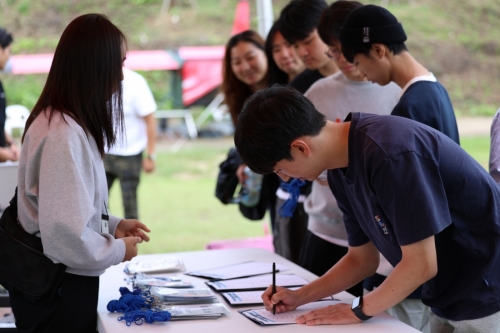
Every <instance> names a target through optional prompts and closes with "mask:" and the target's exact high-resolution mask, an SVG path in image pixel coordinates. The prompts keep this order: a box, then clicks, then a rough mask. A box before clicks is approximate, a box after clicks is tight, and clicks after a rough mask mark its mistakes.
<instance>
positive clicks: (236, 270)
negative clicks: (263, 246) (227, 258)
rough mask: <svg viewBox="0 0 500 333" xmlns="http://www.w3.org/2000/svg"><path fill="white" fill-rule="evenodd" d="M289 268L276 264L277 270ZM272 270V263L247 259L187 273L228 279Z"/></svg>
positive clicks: (267, 272) (266, 272) (281, 270)
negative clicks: (239, 262) (242, 261)
mask: <svg viewBox="0 0 500 333" xmlns="http://www.w3.org/2000/svg"><path fill="white" fill-rule="evenodd" d="M289 269H290V268H289V267H287V266H285V265H276V271H277V272H283V271H286V270H289ZM272 272H273V264H272V263H268V262H257V261H249V262H244V263H241V264H236V265H230V266H224V267H218V268H213V269H207V270H202V271H194V272H188V273H186V274H187V275H193V276H198V277H204V278H209V279H216V280H228V279H235V278H242V277H247V276H255V275H261V274H269V273H272Z"/></svg>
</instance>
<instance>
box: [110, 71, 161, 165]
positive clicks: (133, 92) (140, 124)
mask: <svg viewBox="0 0 500 333" xmlns="http://www.w3.org/2000/svg"><path fill="white" fill-rule="evenodd" d="M122 89H123V116H124V120H125V123H124V125H125V126H124V133H123V134H125V135H119V136H118V137H117V140H116V144H115V145H114V146H113V147H111V149H109V150H108V152H107V153H108V154H111V155H120V156H132V155H137V154H139V153H140V152H142V151H143V150H144V149H145V148H146V145H147V143H148V136H147V131H146V121H145V120H144V117H145V116H147V115H149V114H151V113H153V112H155V111H156V102H155V99H154V97H153V93H152V92H151V89H149V86H148V83H147V82H146V80H145V79H144V77H142V76H141V75H140V74H138V73H136V72H134V71H131V70H130V69H127V68H125V67H124V68H123V81H122Z"/></svg>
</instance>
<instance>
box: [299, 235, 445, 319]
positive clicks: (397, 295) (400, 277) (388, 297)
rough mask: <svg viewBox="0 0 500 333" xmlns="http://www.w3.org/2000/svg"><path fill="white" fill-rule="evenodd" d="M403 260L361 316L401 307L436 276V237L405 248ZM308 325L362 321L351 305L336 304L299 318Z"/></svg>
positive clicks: (368, 298) (368, 299) (365, 300)
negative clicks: (399, 305) (420, 287)
mask: <svg viewBox="0 0 500 333" xmlns="http://www.w3.org/2000/svg"><path fill="white" fill-rule="evenodd" d="M401 250H402V252H403V257H402V259H401V261H400V262H399V264H398V265H397V266H396V267H395V268H394V270H393V271H392V273H391V274H390V275H389V276H388V277H387V279H386V280H385V281H384V283H382V284H381V285H380V286H379V287H378V288H377V289H375V290H374V291H372V292H370V293H369V294H367V295H366V296H365V297H363V307H362V309H361V310H362V312H363V313H364V314H365V315H367V316H374V315H376V314H378V313H380V312H382V311H385V310H387V309H388V308H390V307H392V306H394V305H396V304H398V303H399V302H401V301H402V300H404V299H405V298H406V297H408V295H410V294H411V293H412V292H413V291H414V290H415V289H417V288H418V287H419V286H420V285H421V284H423V283H424V282H427V281H428V280H429V279H431V278H433V277H434V276H435V275H436V274H437V256H436V247H435V243H434V236H431V237H429V238H426V239H424V240H422V241H420V242H417V243H414V244H410V245H406V246H402V247H401ZM297 322H298V323H301V324H307V325H325V324H354V323H359V322H360V320H359V319H358V318H357V317H356V316H355V315H354V313H353V312H352V310H351V306H350V305H349V304H337V305H333V306H329V307H326V308H323V309H318V310H314V311H311V312H308V313H306V314H304V315H303V316H300V317H298V318H297Z"/></svg>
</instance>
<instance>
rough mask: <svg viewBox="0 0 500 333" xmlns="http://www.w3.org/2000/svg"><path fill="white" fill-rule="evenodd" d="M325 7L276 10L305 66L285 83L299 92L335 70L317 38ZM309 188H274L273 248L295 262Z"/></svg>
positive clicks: (307, 1) (317, 2)
mask: <svg viewBox="0 0 500 333" xmlns="http://www.w3.org/2000/svg"><path fill="white" fill-rule="evenodd" d="M326 8H328V5H327V4H326V2H325V0H292V1H290V3H289V4H288V5H286V6H285V8H283V10H282V11H281V14H280V18H279V21H280V24H281V27H280V31H281V34H282V35H283V37H284V38H285V39H286V40H287V41H288V42H289V43H290V44H293V45H294V47H295V49H296V51H297V55H298V56H299V57H300V58H301V60H302V61H303V62H304V65H305V66H306V70H304V71H303V72H302V73H300V74H299V75H297V76H296V77H295V78H294V79H293V80H292V81H291V82H290V83H289V85H290V86H291V87H293V88H295V89H297V90H298V91H299V92H301V93H305V92H306V90H307V89H309V87H310V86H311V85H312V84H313V83H314V82H316V81H317V80H319V79H321V78H323V77H326V76H329V75H332V74H334V73H335V72H337V71H338V68H337V66H336V65H335V62H334V61H333V60H332V59H330V58H329V57H328V56H327V55H326V54H325V50H326V45H325V43H323V41H322V40H321V39H320V38H319V36H318V31H317V29H316V26H317V25H318V22H319V18H320V17H321V14H322V13H323V11H324V10H325V9H326ZM297 22H300V24H297ZM297 187H298V188H299V189H298V190H297ZM296 191H300V194H298V195H297V196H293V195H291V194H290V193H293V192H296ZM310 191H311V183H310V182H304V183H297V182H294V183H285V182H280V187H279V188H278V190H277V191H276V197H277V199H276V217H275V223H274V229H273V234H274V244H275V245H276V252H277V253H279V254H280V255H282V256H284V257H285V258H287V259H289V260H291V261H293V262H295V263H298V261H299V255H300V251H301V248H302V242H303V238H304V234H305V233H306V231H307V219H308V217H307V214H306V213H305V211H304V201H305V198H306V196H307V195H308V194H309V193H310Z"/></svg>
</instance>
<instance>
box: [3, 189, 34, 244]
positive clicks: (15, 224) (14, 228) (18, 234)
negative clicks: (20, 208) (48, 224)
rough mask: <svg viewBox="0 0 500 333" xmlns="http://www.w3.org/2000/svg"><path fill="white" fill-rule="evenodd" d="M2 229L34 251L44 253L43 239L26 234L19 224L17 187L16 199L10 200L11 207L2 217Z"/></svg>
mask: <svg viewBox="0 0 500 333" xmlns="http://www.w3.org/2000/svg"><path fill="white" fill-rule="evenodd" d="M0 228H1V229H3V230H4V231H5V232H6V233H8V234H9V235H11V236H12V237H14V238H16V239H17V240H18V241H20V242H21V243H24V244H25V245H27V246H29V247H31V248H32V249H34V250H37V251H38V252H41V253H43V245H42V240H41V238H40V237H37V236H35V235H32V234H30V233H28V232H26V230H24V228H23V226H22V225H21V224H20V223H19V219H18V215H17V187H16V191H15V193H14V197H13V198H12V200H10V206H9V207H7V208H6V209H5V210H4V212H3V214H2V217H1V218H0Z"/></svg>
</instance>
